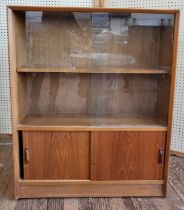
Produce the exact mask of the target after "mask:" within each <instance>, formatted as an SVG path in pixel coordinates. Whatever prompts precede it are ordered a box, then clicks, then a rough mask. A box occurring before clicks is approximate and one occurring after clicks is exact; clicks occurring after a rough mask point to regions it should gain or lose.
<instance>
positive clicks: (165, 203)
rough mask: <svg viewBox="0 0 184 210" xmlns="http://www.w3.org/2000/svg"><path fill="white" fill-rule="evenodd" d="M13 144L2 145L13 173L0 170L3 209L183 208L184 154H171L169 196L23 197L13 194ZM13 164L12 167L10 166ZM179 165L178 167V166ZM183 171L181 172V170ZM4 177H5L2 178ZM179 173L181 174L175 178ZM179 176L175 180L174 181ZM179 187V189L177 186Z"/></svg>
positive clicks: (3, 158) (8, 169)
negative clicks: (15, 196) (15, 198)
mask: <svg viewBox="0 0 184 210" xmlns="http://www.w3.org/2000/svg"><path fill="white" fill-rule="evenodd" d="M11 151H12V146H11V145H6V146H2V145H0V157H1V158H0V164H3V165H4V168H3V169H2V171H6V174H7V173H9V174H11V176H8V179H6V181H5V180H4V178H5V176H4V175H3V176H2V175H1V174H2V171H1V172H0V181H1V183H0V209H3V210H20V209H21V210H29V209H30V210H32V209H34V210H35V208H37V209H38V207H39V209H48V210H59V209H63V210H66V209H70V210H72V209H76V210H78V209H79V210H94V209H99V208H100V209H104V210H105V209H110V210H129V209H131V210H138V209H139V210H140V209H157V210H163V209H165V210H173V209H174V210H182V209H183V206H184V199H183V197H182V194H181V192H182V191H183V192H184V184H183V182H182V181H181V180H182V177H183V172H182V170H184V158H177V157H172V158H171V164H170V171H172V173H170V171H169V185H168V193H167V197H166V198H164V199H163V198H151V197H150V198H140V197H139V198H137V199H135V198H131V197H130V198H75V199H68V198H65V199H63V198H48V199H20V200H18V201H17V200H14V198H13V177H12V174H13V170H12V164H11V162H12V152H11ZM8 165H10V167H8ZM176 168H177V169H176ZM179 171H180V172H179ZM3 173H5V172H3ZM3 177H4V178H3ZM176 177H180V178H179V179H176ZM174 179H176V183H177V184H175V183H174ZM178 188H179V189H178Z"/></svg>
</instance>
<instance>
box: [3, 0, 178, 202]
mask: <svg viewBox="0 0 184 210" xmlns="http://www.w3.org/2000/svg"><path fill="white" fill-rule="evenodd" d="M100 5H101V6H102V5H103V1H100ZM7 11H8V31H9V56H10V79H11V99H12V118H13V121H12V124H13V156H14V158H13V159H14V181H15V198H34V197H35V198H38V197H78V196H81V197H88V196H94V197H106V196H111V197H112V196H166V192H167V180H168V164H169V152H170V141H171V128H172V115H173V103H174V87H175V77H176V59H177V42H178V26H179V11H178V10H153V9H124V8H117V9H116V8H76V7H42V6H8V7H7ZM140 13H141V15H140ZM150 14H151V16H149V15H150ZM148 17H149V18H148ZM150 17H151V18H150ZM143 20H144V21H143Z"/></svg>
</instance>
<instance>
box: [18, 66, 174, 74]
mask: <svg viewBox="0 0 184 210" xmlns="http://www.w3.org/2000/svg"><path fill="white" fill-rule="evenodd" d="M17 72H61V73H62V72H63V73H109V74H113V73H115V74H169V72H170V71H169V69H157V68H140V67H139V68H136V67H123V68H116V67H111V68H110V67H107V68H105V67H102V68H100V67H99V68H64V67H63V68H62V67H45V68H44V67H18V68H17Z"/></svg>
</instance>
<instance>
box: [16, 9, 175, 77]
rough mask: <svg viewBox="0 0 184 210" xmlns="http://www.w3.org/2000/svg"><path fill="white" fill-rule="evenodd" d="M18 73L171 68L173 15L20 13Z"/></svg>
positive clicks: (166, 70)
mask: <svg viewBox="0 0 184 210" xmlns="http://www.w3.org/2000/svg"><path fill="white" fill-rule="evenodd" d="M15 15H16V18H17V20H18V24H17V25H16V31H17V32H16V33H17V36H16V45H17V48H16V54H17V71H18V72H72V73H137V74H138V73H141V74H146V73H148V74H154V73H155V74H157V73H158V74H167V73H169V72H170V71H171V65H172V50H173V46H172V43H173V25H174V15H173V14H147V13H124V12H121V13H120V12H46V11H27V12H16V13H15Z"/></svg>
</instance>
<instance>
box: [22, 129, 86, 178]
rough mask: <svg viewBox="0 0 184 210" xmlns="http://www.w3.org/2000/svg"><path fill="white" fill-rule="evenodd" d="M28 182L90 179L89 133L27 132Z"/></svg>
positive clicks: (24, 145)
mask: <svg viewBox="0 0 184 210" xmlns="http://www.w3.org/2000/svg"><path fill="white" fill-rule="evenodd" d="M23 149H24V178H25V179H89V133H88V132H45V131H44V132H41V131H40V132H38V131H23Z"/></svg>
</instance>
